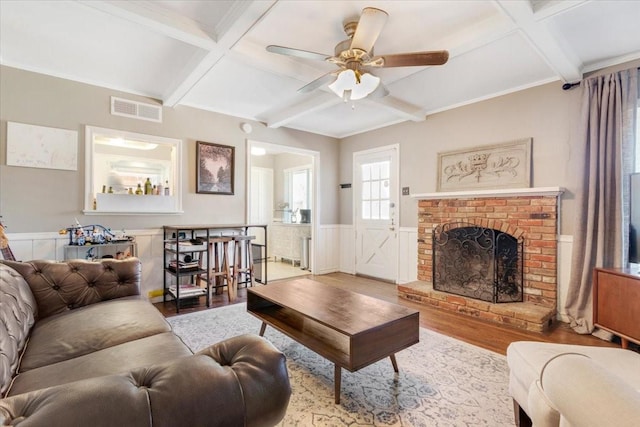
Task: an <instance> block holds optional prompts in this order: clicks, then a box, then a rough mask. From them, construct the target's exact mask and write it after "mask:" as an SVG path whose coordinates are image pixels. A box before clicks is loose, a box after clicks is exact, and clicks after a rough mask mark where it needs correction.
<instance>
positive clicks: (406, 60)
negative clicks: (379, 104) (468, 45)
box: [267, 7, 449, 102]
mask: <svg viewBox="0 0 640 427" xmlns="http://www.w3.org/2000/svg"><path fill="white" fill-rule="evenodd" d="M388 16H389V15H388V14H387V12H385V11H384V10H381V9H376V8H374V7H367V8H364V9H363V10H362V15H361V16H360V20H359V21H358V22H352V21H349V22H347V23H345V24H344V31H345V33H346V34H347V37H348V39H347V40H344V41H341V42H340V43H338V44H337V45H336V47H335V53H334V55H333V56H331V55H324V54H322V53H316V52H311V51H308V50H301V49H294V48H290V47H284V46H275V45H269V46H267V51H269V52H272V53H279V54H281V55H289V56H295V57H299V58H305V59H314V60H320V61H328V62H331V63H333V64H335V65H337V66H338V67H339V69H337V70H335V71H331V72H329V73H327V74H325V75H323V76H321V77H319V78H317V79H316V80H314V81H312V82H311V83H309V84H307V85H306V86H303V87H302V88H300V89H298V92H300V93H306V92H311V91H313V90H315V89H318V88H319V87H321V86H323V85H325V84H329V83H330V84H329V88H330V89H331V90H332V91H333V92H335V93H336V94H337V95H338V96H340V97H341V98H343V99H344V100H345V102H347V101H349V100H356V99H361V98H364V97H366V96H369V95H371V97H382V96H386V95H388V94H389V91H388V90H387V89H386V88H385V87H384V85H382V84H380V78H379V77H376V76H374V75H373V74H371V72H370V70H371V69H375V68H390V67H413V66H427V65H442V64H445V63H446V62H447V60H448V59H449V52H447V51H446V50H437V51H427V52H411V53H396V54H389V55H374V53H373V45H374V44H375V42H376V40H377V39H378V36H379V35H380V32H381V31H382V27H384V24H385V23H386V22H387V18H388Z"/></svg>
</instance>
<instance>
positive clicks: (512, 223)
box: [398, 188, 563, 332]
mask: <svg viewBox="0 0 640 427" xmlns="http://www.w3.org/2000/svg"><path fill="white" fill-rule="evenodd" d="M562 191H563V190H562V189H560V188H538V189H536V188H527V189H522V190H495V191H475V192H453V193H430V194H422V195H415V196H413V197H414V198H416V199H418V200H419V202H418V281H417V282H412V283H409V284H405V285H399V286H398V294H399V296H400V297H402V298H405V299H408V300H412V301H417V302H420V303H424V304H429V305H433V306H436V307H439V308H442V309H445V310H450V311H456V312H459V313H461V314H465V315H468V316H473V317H478V318H482V319H486V320H490V321H493V322H498V323H504V324H508V325H512V326H515V327H518V328H521V329H527V330H531V331H538V332H541V331H544V330H545V329H546V328H547V327H548V326H549V325H550V324H551V322H552V320H553V319H554V317H555V314H556V304H557V275H558V274H557V270H558V268H557V251H558V245H557V234H558V197H559V195H560V194H561V193H562ZM454 221H464V222H467V223H469V224H474V225H477V226H480V227H485V228H492V229H496V230H500V231H502V232H505V233H509V234H511V235H513V236H514V237H516V238H520V237H522V238H523V239H524V289H523V291H524V302H521V303H502V304H491V303H488V302H485V301H479V300H474V299H471V298H466V297H463V296H459V295H453V294H449V293H445V292H439V291H436V290H434V289H433V277H432V276H433V265H432V262H433V259H432V256H433V249H432V232H433V229H434V227H436V226H437V225H440V224H443V223H448V222H454Z"/></svg>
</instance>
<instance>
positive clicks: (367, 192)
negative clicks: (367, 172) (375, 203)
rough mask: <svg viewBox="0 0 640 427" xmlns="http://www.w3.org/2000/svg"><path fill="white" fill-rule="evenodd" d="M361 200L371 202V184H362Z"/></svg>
mask: <svg viewBox="0 0 640 427" xmlns="http://www.w3.org/2000/svg"><path fill="white" fill-rule="evenodd" d="M362 200H371V183H370V182H368V181H366V182H363V183H362Z"/></svg>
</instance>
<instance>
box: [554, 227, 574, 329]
mask: <svg viewBox="0 0 640 427" xmlns="http://www.w3.org/2000/svg"><path fill="white" fill-rule="evenodd" d="M572 253H573V236H568V235H559V236H558V291H557V292H558V294H557V298H558V299H557V306H556V309H557V311H558V314H557V316H556V318H557V319H558V320H561V321H563V322H567V323H568V322H569V317H568V316H567V313H566V310H565V308H564V304H565V302H566V301H567V291H568V290H569V279H570V276H571V256H572Z"/></svg>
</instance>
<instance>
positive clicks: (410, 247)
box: [333, 225, 418, 283]
mask: <svg viewBox="0 0 640 427" xmlns="http://www.w3.org/2000/svg"><path fill="white" fill-rule="evenodd" d="M338 227H339V230H340V241H339V247H336V248H334V249H333V250H334V252H335V253H336V254H339V256H340V259H339V270H338V271H340V272H342V273H349V274H355V273H356V266H355V260H356V254H355V235H356V234H355V229H354V227H353V225H340V226H338ZM417 240H418V229H417V228H416V227H400V228H399V229H398V280H397V283H409V282H413V281H415V280H418V270H417V266H418V243H417ZM334 271H335V270H334Z"/></svg>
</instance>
